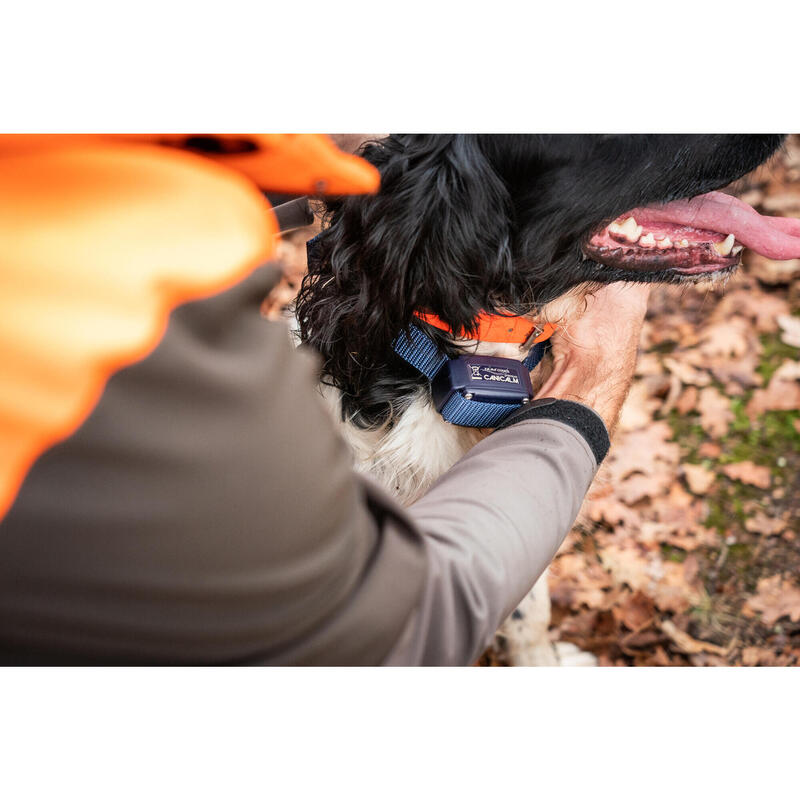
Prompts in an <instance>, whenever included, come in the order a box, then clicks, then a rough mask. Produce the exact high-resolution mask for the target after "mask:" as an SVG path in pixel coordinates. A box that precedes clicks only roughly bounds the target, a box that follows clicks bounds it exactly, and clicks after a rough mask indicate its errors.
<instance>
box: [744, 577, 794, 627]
mask: <svg viewBox="0 0 800 800" xmlns="http://www.w3.org/2000/svg"><path fill="white" fill-rule="evenodd" d="M757 589H758V591H757V594H756V595H755V596H754V597H751V598H749V599H748V600H747V602H746V603H745V607H746V608H747V609H748V610H750V611H751V612H753V611H755V612H759V613H760V614H761V619H762V621H763V622H764V624H765V625H766V626H768V627H770V628H771V627H772V626H773V625H774V624H775V623H776V622H777V621H778V620H779V619H780V618H781V617H789V619H790V620H791V621H792V622H800V587H798V586H795V585H794V584H793V583H791V582H790V581H788V580H785V579H784V578H782V577H781V576H780V575H773V576H772V577H771V578H762V579H761V580H760V581H759V582H758V586H757Z"/></svg>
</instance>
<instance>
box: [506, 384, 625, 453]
mask: <svg viewBox="0 0 800 800" xmlns="http://www.w3.org/2000/svg"><path fill="white" fill-rule="evenodd" d="M532 419H553V420H556V421H558V422H563V423H564V424H565V425H569V426H570V427H571V428H574V429H575V430H576V431H578V433H580V434H581V436H583V438H584V439H586V442H587V443H588V445H589V447H591V448H592V452H593V453H594V457H595V459H596V461H597V463H598V465H599V464H600V462H601V461H602V460H603V459H604V458H605V457H606V454H607V453H608V448H609V447H610V446H611V441H610V440H609V438H608V431H607V430H606V426H605V423H604V422H603V420H602V419H601V418H600V416H599V415H598V414H597V413H596V412H594V411H592V409H591V408H589V406H585V405H582V404H581V403H573V402H572V401H571V400H556V399H555V398H554V397H543V398H541V399H540V400H534V401H533V402H531V403H527V404H525V405H524V406H522V408H520V409H518V410H517V411H515V412H514V413H513V414H510V415H509V416H508V417H506V419H504V420H503V422H502V423H501V424H500V425H498V426H497V428H496V429H495V430H502V429H503V428H507V427H509V425H513V424H514V423H516V422H523V421H526V422H527V421H529V420H532Z"/></svg>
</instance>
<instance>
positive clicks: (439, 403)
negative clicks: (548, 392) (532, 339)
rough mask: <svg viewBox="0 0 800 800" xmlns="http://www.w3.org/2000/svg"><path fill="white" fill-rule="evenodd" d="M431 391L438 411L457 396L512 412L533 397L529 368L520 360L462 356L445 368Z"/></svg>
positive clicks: (432, 384)
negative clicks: (500, 405) (502, 406)
mask: <svg viewBox="0 0 800 800" xmlns="http://www.w3.org/2000/svg"><path fill="white" fill-rule="evenodd" d="M431 392H432V395H433V403H434V405H435V406H436V410H437V411H439V412H441V411H442V409H444V408H445V406H447V404H448V402H449V401H450V400H451V399H452V398H453V395H454V394H460V395H461V397H462V398H463V399H464V400H468V401H474V402H479V403H496V404H502V405H508V406H509V411H510V410H511V409H512V408H513V407H515V406H520V405H522V404H524V403H527V402H528V401H529V400H530V399H531V398H532V397H533V386H532V385H531V376H530V373H529V371H528V368H527V367H526V365H525V364H524V363H522V362H521V361H515V360H513V359H510V358H496V357H494V356H461V357H460V358H453V359H450V360H448V361H447V362H446V363H445V364H444V365H443V366H442V368H441V369H440V370H439V372H438V373H437V374H436V376H435V377H434V379H433V381H432V383H431Z"/></svg>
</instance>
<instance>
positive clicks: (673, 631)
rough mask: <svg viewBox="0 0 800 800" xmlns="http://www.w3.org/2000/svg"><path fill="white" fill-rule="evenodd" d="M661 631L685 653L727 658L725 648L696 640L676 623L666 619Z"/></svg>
mask: <svg viewBox="0 0 800 800" xmlns="http://www.w3.org/2000/svg"><path fill="white" fill-rule="evenodd" d="M661 630H662V631H664V633H666V634H667V636H669V638H670V639H672V641H673V642H675V644H676V646H677V647H679V648H680V649H681V650H682V651H683V652H684V653H689V654H694V653H713V654H714V655H717V656H722V657H724V656H727V655H728V651H727V650H726V649H725V648H724V647H720V646H719V645H716V644H712V643H711V642H704V641H702V640H700V639H694V638H692V637H691V636H689V634H688V633H684V632H683V631H682V630H680V629H679V628H678V627H676V625H675V623H674V622H671V621H670V620H668V619H666V620H664V621H663V622H662V623H661Z"/></svg>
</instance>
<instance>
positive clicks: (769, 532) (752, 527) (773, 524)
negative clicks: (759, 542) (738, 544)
mask: <svg viewBox="0 0 800 800" xmlns="http://www.w3.org/2000/svg"><path fill="white" fill-rule="evenodd" d="M744 527H745V529H746V530H748V531H750V533H760V534H762V535H764V536H778V535H779V534H781V533H783V532H784V531H785V530H786V522H785V521H784V520H782V519H775V518H774V517H768V516H767V515H766V514H765V513H764V512H763V511H757V512H756V513H755V514H754V515H753V516H752V517H748V518H747V519H746V520H745V522H744Z"/></svg>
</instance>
